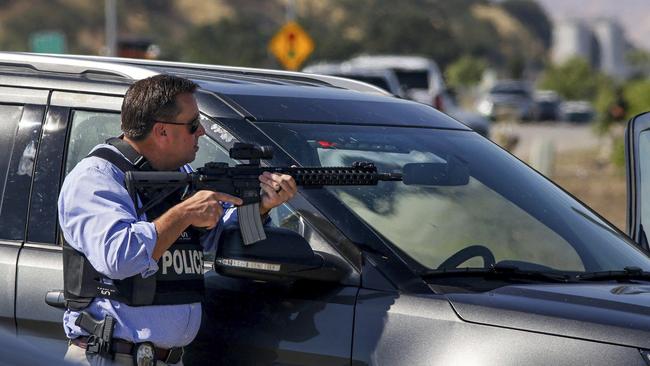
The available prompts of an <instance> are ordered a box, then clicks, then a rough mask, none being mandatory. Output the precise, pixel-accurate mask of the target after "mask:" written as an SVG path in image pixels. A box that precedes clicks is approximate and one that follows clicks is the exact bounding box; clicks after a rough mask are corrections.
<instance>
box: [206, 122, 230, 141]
mask: <svg viewBox="0 0 650 366" xmlns="http://www.w3.org/2000/svg"><path fill="white" fill-rule="evenodd" d="M210 129H211V130H212V132H214V133H215V134H217V135H219V138H220V139H221V140H223V141H224V142H228V143H230V142H232V141H233V140H234V139H235V137H234V136H233V135H231V134H230V132H228V131H226V130H225V129H224V128H223V127H221V126H219V125H217V124H213V125H212V126H210Z"/></svg>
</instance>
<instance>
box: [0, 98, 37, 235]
mask: <svg viewBox="0 0 650 366" xmlns="http://www.w3.org/2000/svg"><path fill="white" fill-rule="evenodd" d="M24 108H25V107H24V106H23V105H0V121H2V123H0V192H5V185H6V184H7V181H8V180H10V179H12V178H15V176H16V175H19V176H24V177H26V178H27V180H28V181H29V182H26V184H27V185H29V183H31V174H32V169H31V167H32V166H33V161H34V160H33V153H34V152H35V145H31V144H30V145H28V147H30V146H31V147H32V148H31V150H29V149H26V151H25V152H24V155H25V154H26V155H25V157H24V159H23V158H22V157H21V160H20V165H19V166H18V171H17V172H10V167H9V165H10V162H11V160H12V156H11V153H12V150H13V148H14V143H15V139H16V134H17V132H18V122H20V119H21V117H22V115H23V111H24ZM30 152H31V153H32V155H31V160H30V161H31V163H32V164H31V165H30V166H28V164H27V162H28V161H27V160H28V159H29V158H30V156H27V155H29V153H30ZM9 200H10V199H9V197H8V196H7V197H5V195H4V194H3V195H1V196H0V218H1V219H2V221H1V222H2V223H3V224H2V225H0V238H3V239H13V240H21V239H22V236H23V233H24V223H23V230H17V225H13V224H12V222H13V221H15V219H17V218H16V217H13V216H14V215H12V214H11V211H12V207H11V206H12V205H10V204H9ZM22 219H23V220H24V217H23V218H22Z"/></svg>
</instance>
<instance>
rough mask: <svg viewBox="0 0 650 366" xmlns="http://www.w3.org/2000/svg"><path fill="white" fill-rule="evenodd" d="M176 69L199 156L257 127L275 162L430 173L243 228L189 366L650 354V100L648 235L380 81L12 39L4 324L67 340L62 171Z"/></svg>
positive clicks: (641, 132) (249, 137)
mask: <svg viewBox="0 0 650 366" xmlns="http://www.w3.org/2000/svg"><path fill="white" fill-rule="evenodd" d="M158 73H169V74H175V75H181V76H185V77H188V78H190V79H192V80H194V81H196V82H197V83H198V84H199V85H200V89H199V90H198V91H197V94H196V95H197V100H198V104H199V108H200V111H201V118H202V124H203V126H204V127H205V130H206V133H207V134H206V135H205V136H203V137H202V139H201V141H200V145H201V148H200V151H199V153H198V155H197V159H196V161H194V162H193V163H192V164H193V165H194V167H200V166H203V165H204V164H205V163H207V162H209V161H221V162H228V163H230V164H231V165H234V164H238V163H240V162H239V161H236V160H233V159H231V158H230V157H229V156H228V154H227V152H228V150H229V149H230V148H231V147H232V146H233V144H234V143H235V142H247V143H255V144H259V145H269V146H272V147H273V148H274V151H275V155H274V156H273V158H272V159H270V160H267V161H264V163H265V164H270V165H273V166H290V165H297V166H342V165H345V166H349V165H351V164H352V163H353V162H355V161H367V162H373V163H374V164H375V165H376V167H377V168H378V169H379V170H380V171H382V172H396V173H404V177H407V176H411V177H412V179H405V180H404V181H403V182H401V181H389V182H379V184H377V185H374V186H364V187H353V186H327V187H320V188H318V187H316V188H309V189H307V188H304V189H302V188H301V189H300V190H299V194H298V195H297V196H296V197H295V198H294V199H293V200H292V201H290V202H289V203H288V204H286V205H284V206H281V207H279V208H278V209H275V210H273V213H272V224H271V226H269V227H268V228H267V237H268V238H267V241H265V242H263V243H257V244H253V245H251V246H246V248H244V247H243V246H242V243H241V241H240V239H239V235H238V230H236V229H235V230H228V231H226V232H225V233H224V234H223V235H222V236H221V238H220V242H219V249H218V250H217V252H216V253H212V258H213V259H210V260H206V261H205V268H204V271H205V272H206V278H205V285H206V295H205V298H204V300H203V303H204V304H203V305H204V306H203V309H204V315H203V324H202V327H201V330H200V333H199V335H198V337H197V338H196V340H195V341H194V342H193V343H192V344H191V345H190V346H189V347H188V348H187V350H186V352H185V355H184V362H185V364H224V365H250V364H255V365H367V364H368V365H377V364H385V365H522V364H526V365H554V364H589V365H613V364H618V365H639V366H642V365H649V364H650V362H649V360H650V358H649V355H648V350H650V316H649V314H650V302H649V301H648V299H649V297H648V296H650V295H649V292H650V290H649V288H650V273H649V271H650V258H649V257H648V254H647V249H648V246H647V242H646V240H645V237H646V236H645V233H644V231H643V227H647V225H648V223H646V222H645V221H646V220H648V219H649V218H648V217H646V216H647V215H646V212H650V211H648V210H646V209H644V206H643V204H642V201H640V198H641V197H642V196H643V194H644V192H646V191H647V189H646V188H645V185H646V184H647V183H646V182H649V181H650V180H649V179H646V178H648V177H647V176H646V175H647V174H645V173H643V172H644V171H647V170H648V169H642V168H643V167H644V166H648V164H650V163H648V162H647V161H645V160H647V158H646V157H648V156H650V138H648V137H647V135H646V134H647V133H648V131H649V130H650V116H649V115H642V116H640V117H638V118H637V119H635V120H634V121H633V124H632V127H631V128H630V129H629V135H628V149H629V152H628V156H631V157H636V158H634V159H631V160H630V161H631V162H633V164H636V165H631V166H630V169H629V172H630V174H629V177H630V178H629V182H630V192H631V193H630V205H629V207H630V216H629V217H630V221H629V232H630V233H631V235H633V238H634V240H635V241H636V242H635V241H633V240H631V239H630V238H629V237H628V236H626V235H625V234H623V233H621V232H619V231H618V230H617V229H616V228H615V227H614V226H612V225H611V224H610V223H608V222H607V221H605V220H604V219H603V218H601V217H600V216H599V215H597V214H596V213H594V212H593V211H591V210H590V209H589V208H587V207H586V206H584V205H583V204H582V203H580V202H579V201H577V200H576V199H575V198H573V197H571V196H570V195H568V194H567V193H565V192H564V191H563V190H562V189H560V188H559V187H557V186H556V185H554V184H553V183H552V182H550V181H549V180H547V179H546V178H544V177H543V176H541V175H539V174H538V173H536V172H535V171H533V170H532V169H530V168H529V167H527V166H526V165H524V164H523V163H521V162H520V161H519V160H518V159H516V158H514V157H513V156H511V155H509V154H508V153H507V152H505V151H504V150H502V149H501V148H499V147H498V146H496V145H495V144H493V143H492V142H490V141H489V140H487V139H485V138H484V137H482V136H480V135H479V134H477V133H476V132H473V131H472V130H470V129H469V128H467V127H466V126H465V125H463V124H461V123H459V122H457V121H455V120H453V119H451V118H449V117H447V116H446V115H444V114H443V113H441V112H439V111H437V110H435V109H434V108H432V107H431V106H427V105H424V104H420V103H415V102H411V101H407V100H403V99H399V98H393V97H390V96H388V95H386V94H385V93H383V94H382V92H381V91H380V90H378V89H376V88H374V87H371V86H369V85H367V84H363V83H357V82H354V81H350V80H346V79H341V78H331V77H327V76H316V75H307V74H301V73H289V72H280V71H272V70H259V69H244V68H233V67H219V66H212V65H196V64H182V63H168V62H157V61H142V60H127V59H105V58H94V57H87V58H83V57H73V56H56V57H54V56H50V57H46V56H38V55H29V54H10V53H0V121H2V122H0V177H1V179H0V192H2V196H0V223H1V224H0V278H1V279H2V291H3V292H2V294H3V296H1V297H0V326H1V327H2V328H5V329H7V330H8V331H9V332H11V333H13V334H16V335H17V336H18V337H20V338H22V339H23V340H25V341H27V342H29V343H31V344H33V345H38V347H39V349H41V350H43V351H44V352H46V353H47V354H48V355H59V356H62V355H63V353H64V351H65V348H66V345H67V343H66V340H65V337H64V333H63V329H62V326H61V318H62V314H63V309H62V306H63V301H62V293H61V289H62V286H63V276H62V254H61V253H62V249H61V248H62V247H61V243H62V239H61V234H60V232H59V229H58V225H57V221H56V217H57V215H56V198H57V194H58V191H59V188H60V185H61V182H62V180H63V178H64V177H65V175H66V174H67V172H69V171H70V169H71V167H73V166H74V165H75V164H76V163H77V162H78V161H79V160H80V159H82V158H84V157H85V156H86V154H87V153H88V152H89V150H90V148H91V147H92V146H94V145H95V144H97V143H99V142H101V141H103V140H105V139H106V138H108V137H111V136H115V135H116V134H118V133H119V119H120V115H119V111H120V105H121V102H122V98H123V94H124V92H125V91H126V89H127V87H128V86H129V85H130V84H131V83H133V81H134V80H137V79H140V78H143V77H147V76H150V75H154V74H158ZM418 166H419V167H426V169H422V168H420V169H418V168H417V167H418ZM410 167H415V168H416V169H415V170H411V169H410ZM423 170H424V171H423ZM414 172H415V173H417V174H411V173H414ZM409 174H410V175H409ZM432 181H433V183H432ZM637 199H639V201H637ZM287 243H290V244H291V245H288V244H287ZM255 263H258V264H259V263H263V264H264V265H254V264H255ZM296 268H300V270H296Z"/></svg>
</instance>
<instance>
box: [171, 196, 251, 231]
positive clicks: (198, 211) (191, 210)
mask: <svg viewBox="0 0 650 366" xmlns="http://www.w3.org/2000/svg"><path fill="white" fill-rule="evenodd" d="M222 202H230V203H233V204H235V205H241V204H242V200H241V198H239V197H235V196H231V195H229V194H226V193H221V192H212V191H198V192H196V193H194V194H193V195H192V196H190V197H189V198H188V199H186V200H185V201H183V202H181V203H179V206H180V207H182V208H183V210H184V211H185V214H186V215H187V217H188V219H189V224H190V225H192V226H196V227H202V228H206V229H212V228H213V227H215V226H217V223H218V222H219V220H221V216H222V215H223V207H222V206H221V203H222Z"/></svg>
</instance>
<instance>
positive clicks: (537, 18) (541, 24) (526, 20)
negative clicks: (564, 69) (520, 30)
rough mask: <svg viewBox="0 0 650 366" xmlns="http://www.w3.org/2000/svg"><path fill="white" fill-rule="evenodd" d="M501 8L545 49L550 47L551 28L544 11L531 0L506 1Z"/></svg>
mask: <svg viewBox="0 0 650 366" xmlns="http://www.w3.org/2000/svg"><path fill="white" fill-rule="evenodd" d="M501 6H502V7H503V8H504V9H505V10H506V11H507V12H508V13H509V14H510V15H512V16H513V17H515V18H516V19H517V20H519V21H520V22H521V24H522V25H524V27H526V28H527V29H528V30H529V31H530V32H531V33H532V34H534V35H535V36H536V37H537V38H539V39H540V40H541V41H542V44H543V45H544V48H545V49H549V48H550V47H551V35H552V30H553V26H552V24H551V22H550V21H549V19H548V16H547V15H546V12H545V11H544V9H543V8H542V7H541V6H540V5H539V4H538V3H537V2H535V1H532V0H506V1H504V2H502V3H501Z"/></svg>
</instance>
